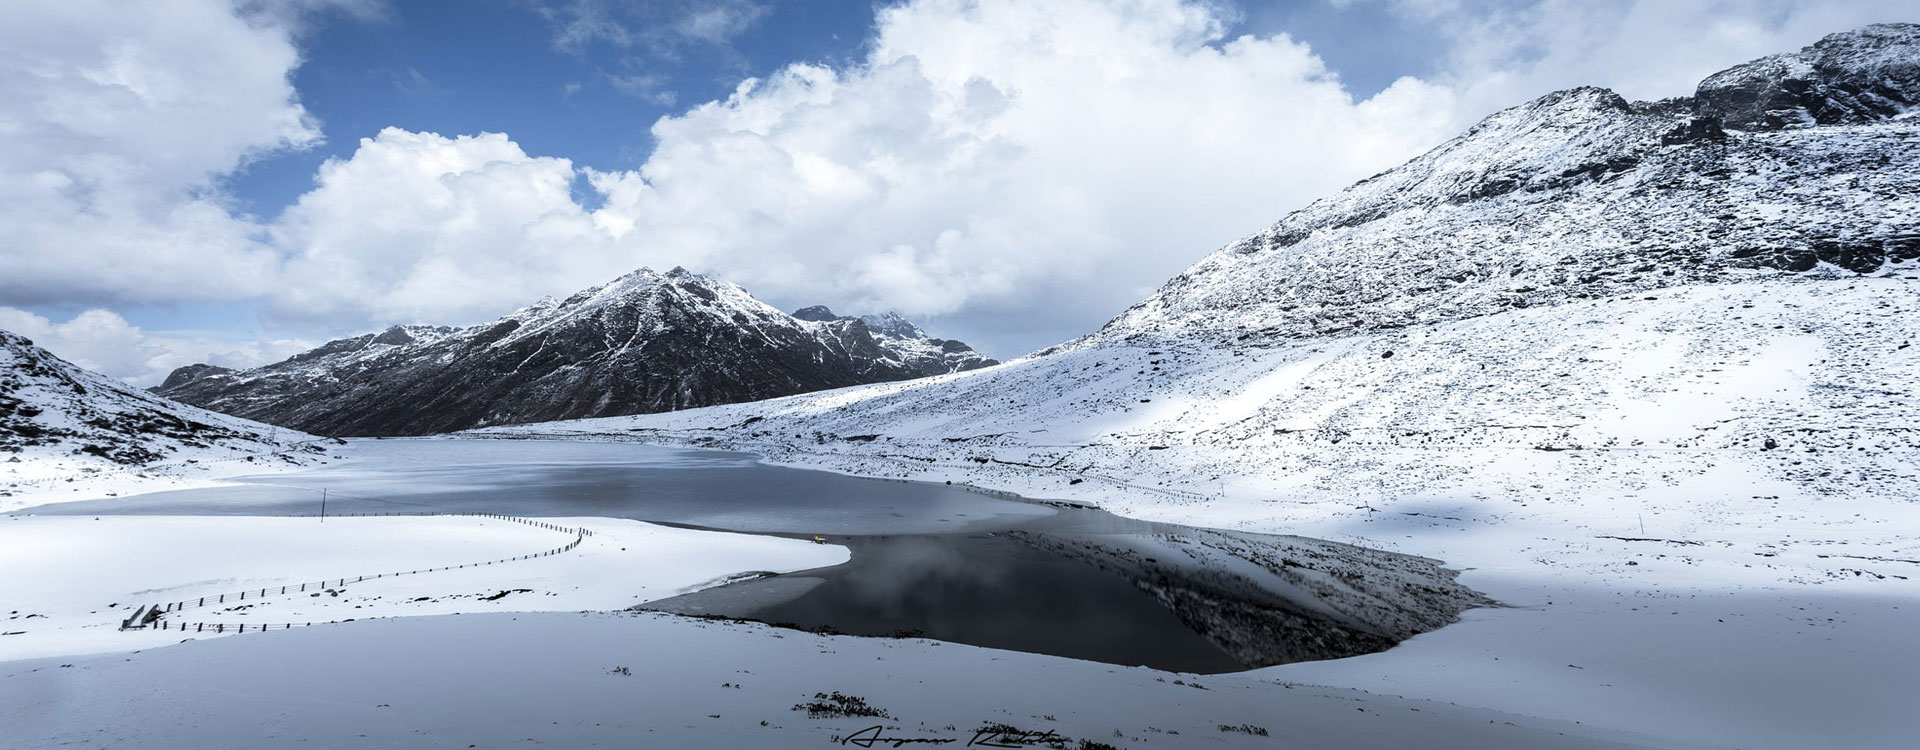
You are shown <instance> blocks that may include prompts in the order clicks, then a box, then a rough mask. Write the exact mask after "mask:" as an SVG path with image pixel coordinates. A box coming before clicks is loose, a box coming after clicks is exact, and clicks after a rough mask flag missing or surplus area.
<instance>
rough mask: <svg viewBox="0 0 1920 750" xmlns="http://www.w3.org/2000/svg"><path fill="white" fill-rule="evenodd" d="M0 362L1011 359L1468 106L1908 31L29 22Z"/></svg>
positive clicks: (929, 1)
mask: <svg viewBox="0 0 1920 750" xmlns="http://www.w3.org/2000/svg"><path fill="white" fill-rule="evenodd" d="M5 13H6V16H7V18H6V22H5V23H3V24H0V329H7V330H11V331H14V332H17V333H20V334H22V335H26V336H28V337H30V338H33V339H35V341H36V342H38V343H40V344H41V345H42V346H45V347H47V348H48V349H50V350H51V351H53V352H54V353H55V354H58V355H60V356H62V357H65V358H67V359H70V360H72V361H74V362H76V363H79V364H81V365H83V366H86V367H91V368H93V369H96V370H99V371H101V372H104V373H107V374H109V375H113V376H116V377H121V378H125V379H127V380H128V381H130V382H133V383H136V384H139V385H152V384H154V383H157V382H159V380H160V379H162V378H164V377H165V375H166V374H167V373H168V372H169V371H171V370H172V369H173V368H174V367H178V366H181V365H185V364H190V363H194V362H210V363H214V364H219V365H224V366H229V367H246V366H253V365H257V364H263V363H266V362H271V361H276V360H279V359H282V358H284V357H286V356H288V355H290V354H293V353H295V352H298V351H302V350H304V349H307V348H311V347H312V346H316V345H318V344H320V343H322V342H324V341H326V340H328V339H330V338H336V337H340V336H346V335H354V334H358V333H363V332H367V331H373V330H378V329H381V328H385V327H387V326H389V325H394V324H401V323H431V324H444V325H469V324H475V323H481V322H485V321H488V320H491V319H493V318H495V317H498V316H500V315H503V314H506V313H508V312H511V311H513V310H515V309H517V308H520V307H522V306H525V305H527V304H530V303H532V302H534V301H536V300H538V299H539V298H540V297H542V296H548V295H551V296H565V295H567V294H570V293H572V292H574V291H578V290H580V289H583V288H586V287H589V286H592V285H595V284H600V283H604V282H606V281H609V280H611V279H613V278H616V277H618V276H620V275H622V274H624V273H626V272H628V271H631V270H633V269H635V268H638V267H641V266H648V267H652V268H655V269H660V270H664V269H667V268H671V267H674V266H684V267H686V268H688V269H690V270H693V271H696V272H700V273H705V274H709V275H711V276H714V277H717V278H720V279H724V280H727V281H730V282H733V283H737V284H740V285H742V286H744V287H746V288H747V289H748V290H749V291H751V292H753V293H754V294H755V295H756V296H758V297H760V298H761V299H762V300H764V301H766V302H767V303H769V304H772V305H774V306H776V307H780V308H782V309H786V310H793V309H796V308H799V307H803V306H807V305H813V304H826V305H829V306H830V307H832V308H834V309H835V310H836V311H838V312H841V313H842V314H860V313H871V312H879V311H883V310H893V311H898V312H900V313H902V314H904V315H906V316H908V317H909V318H911V319H913V320H915V321H917V322H920V323H921V324H922V325H923V326H924V327H926V328H927V329H928V330H929V331H931V332H932V333H933V334H934V335H937V336H942V337H948V338H958V339H961V340H965V341H967V342H969V343H971V344H973V345H974V346H975V348H978V349H980V350H982V351H985V352H988V353H990V354H992V355H994V356H998V357H1002V358H1008V357H1013V356H1018V355H1020V354H1022V353H1025V352H1028V351H1032V350H1034V349H1038V348H1041V347H1044V346H1047V345H1050V344H1054V343H1058V342H1060V341H1064V340H1067V339H1070V338H1073V337H1075V336H1077V335H1080V334H1083V333H1086V332H1089V331H1091V330H1093V329H1095V328H1098V327H1099V326H1100V325H1101V324H1102V323H1104V322H1105V321H1106V320H1107V319H1108V318H1110V317H1112V316H1113V315H1115V314H1117V313H1118V312H1120V311H1121V310H1123V309H1125V308H1126V307H1127V306H1128V305H1130V304H1132V303H1134V302H1137V301H1139V300H1140V299H1141V298H1144V297H1145V296H1146V295H1148V294H1149V293H1151V292H1152V290H1153V289H1155V288H1157V287H1158V286H1159V285H1160V284H1161V283H1163V282H1164V281H1165V280H1166V279H1168V278H1169V277H1171V276H1173V275H1175V274H1177V273H1179V272H1180V270H1181V269H1183V268H1185V267H1186V266H1188V265H1190V264H1191V263H1193V262H1195V261H1197V260H1199V259H1200V258H1201V257H1203V256H1204V255H1206V254H1207V253H1209V252H1211V251H1213V250H1215V249H1217V248H1219V247H1220V246H1222V245H1225V244H1227V243H1229V242H1231V241H1232V240H1234V239H1236V238H1238V237H1241V236H1245V235H1247V234H1251V233H1253V232H1256V231H1259V230H1260V229H1262V228H1264V227H1265V226H1267V225H1269V224H1271V223H1273V222H1274V221H1277V220H1279V219H1280V218H1281V217H1282V216H1284V215H1285V214H1286V213H1287V212H1289V211H1291V210H1293V209H1297V208H1299V207H1301V206H1304V205H1306V204H1307V203H1308V202H1310V201H1312V200H1314V199H1316V198H1319V197H1323V196H1326V195H1328V194H1331V193H1333V192H1335V191H1337V190H1339V189H1340V188H1341V187H1343V186H1345V185H1347V184H1350V183H1352V182H1353V181H1355V180H1358V179H1361V178H1364V177H1366V176H1368V175H1371V174H1374V173H1377V172H1379V171H1381V170H1384V169H1388V168H1391V167H1393V166H1394V165H1396V164H1398V163H1400V162H1402V161H1405V160H1406V159H1408V158H1411V157H1413V156H1416V155H1418V154H1419V153H1421V152H1422V151H1425V150H1426V149H1428V148H1431V147H1433V146H1435V145H1437V144H1439V143H1440V142H1442V141H1444V140H1445V139H1447V138H1449V137H1451V136H1452V135H1454V134H1456V133H1457V132H1459V131H1460V130H1462V129H1464V128H1465V127H1467V126H1469V125H1471V124H1472V123H1473V122H1475V121H1477V120H1478V119H1480V118H1482V117H1484V116H1486V115H1487V114H1489V113H1491V112H1494V111H1497V110H1499V109H1501V108H1505V107H1509V106H1514V105H1518V104H1521V103H1524V102H1526V101H1528V100H1530V99H1533V98H1535V97H1538V96H1540V95H1543V94H1546V93H1548V92H1551V91H1554V90H1557V89H1562V88H1568V87H1572V86H1578V85H1598V86H1606V87H1609V88H1613V89H1615V90H1616V91H1619V92H1620V93H1621V94H1623V95H1625V96H1627V97H1629V98H1633V99H1656V98H1663V97H1669V96H1683V95H1686V94H1688V93H1690V92H1691V91H1692V88H1693V85H1694V84H1695V83H1696V82H1697V81H1698V80H1699V79H1700V78H1702V77H1705V76H1706V75H1708V74H1711V73H1713V72H1715V71H1717V70H1720V69H1724V68H1726V67H1729V66H1731V65H1735V64H1738V63H1740V62H1744V61H1746V60H1749V59H1752V58H1755V57H1759V56H1762V55H1765V54H1771V53H1775V52H1784V51H1790V50H1793V49H1797V48H1799V47H1801V46H1804V45H1806V44H1809V43H1812V42H1813V41H1816V40H1817V39H1819V37H1821V36H1823V35H1825V34H1827V33H1831V32H1835V31H1842V30H1847V29H1852V28H1856V27H1858V26H1861V25H1864V24H1867V23H1872V22H1879V21H1916V20H1920V0H1479V1H1473V0H1274V1H1272V2H1255V1H1253V0H1245V1H1241V2H1233V1H1229V0H1205V1H1195V0H1110V1H1104V2H1103V1H1098V0H1049V2H1045V3H1035V2H1017V1H1013V0H970V1H965V0H903V1H900V2H884V3H869V2H828V1H825V0H815V1H811V2H802V1H793V2H786V1H783V0H704V1H701V0H632V1H625V2H622V1H617V0H460V1H458V2H456V1H454V0H421V1H417V2H412V1H401V0H391V1H384V0H147V1H145V2H141V3H123V2H111V1H109V0H25V2H19V3H11V4H9V8H8V9H7V10H6V11H5Z"/></svg>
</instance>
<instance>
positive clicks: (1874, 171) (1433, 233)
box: [1081, 25, 1920, 344]
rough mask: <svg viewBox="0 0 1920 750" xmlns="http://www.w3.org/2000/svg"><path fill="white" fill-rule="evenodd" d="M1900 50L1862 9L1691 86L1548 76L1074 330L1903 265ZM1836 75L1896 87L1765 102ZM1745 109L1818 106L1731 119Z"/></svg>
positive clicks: (1292, 330) (1371, 326)
mask: <svg viewBox="0 0 1920 750" xmlns="http://www.w3.org/2000/svg"><path fill="white" fill-rule="evenodd" d="M1916 48H1920V26H1914V25H1898V26H1891V25H1889V26H1873V27H1868V28H1867V29H1864V30H1861V31H1858V32H1852V33H1848V34H1836V35H1833V36H1831V37H1829V38H1827V39H1826V40H1824V41H1822V42H1821V43H1820V44H1818V45H1815V46H1814V47H1810V48H1808V50H1806V51H1804V52H1802V53H1799V54H1797V55H1789V56H1776V57H1773V58H1766V59H1763V60H1760V61H1756V62H1753V63H1748V64H1746V65H1742V66H1738V67H1736V68H1733V69H1730V70H1728V71H1725V72H1722V73H1719V74H1716V75H1714V76H1713V77H1710V78H1708V79H1707V81H1706V82H1704V83H1702V84H1701V87H1700V91H1699V93H1698V96H1696V97H1695V98H1693V99H1683V100H1672V101H1665V102H1657V103H1638V104H1634V103H1629V102H1627V101H1626V100H1624V99H1621V98H1620V97H1619V96H1618V95H1616V94H1614V93H1613V92H1611V91H1607V90H1604V89H1595V88H1583V89H1574V90H1570V91H1562V92H1558V93H1554V94H1549V95H1547V96H1544V97H1541V98H1540V99H1538V100H1536V101H1534V102H1531V103H1528V104H1525V105H1522V106H1519V107H1515V108H1513V109H1509V110H1506V111H1504V112H1500V113H1498V114H1495V115H1494V116H1492V117H1489V118H1487V120H1486V121H1484V122H1481V123H1480V124H1478V125H1476V126H1474V127H1473V128H1472V129H1470V130H1468V131H1467V132H1466V133H1464V134H1462V135H1460V136H1459V137H1457V138H1455V139H1453V140H1451V141H1449V142H1447V143H1445V144H1443V145H1441V146H1440V147H1438V148H1436V149H1434V150H1433V151H1431V152H1429V153H1427V154H1425V155H1423V156H1421V157H1419V158H1417V159H1414V160H1413V161H1411V162H1409V163H1407V164H1405V165H1402V166H1400V167H1398V168H1396V169H1393V170H1390V171H1388V172H1385V173H1382V174H1380V175H1376V176H1374V177H1372V178H1369V179H1367V180H1364V181H1362V182H1360V183H1359V184H1357V185H1354V186H1353V187H1351V188H1348V189H1347V190H1345V191H1342V192H1341V193H1339V194H1337V195H1334V196H1332V197H1329V198H1327V199H1325V200H1321V201H1318V202H1316V203H1314V204H1313V205H1310V206H1308V207H1307V208H1305V209H1302V210H1300V211H1296V212H1294V213H1293V214H1291V215H1289V216H1287V217H1286V218H1284V219H1282V220H1281V221H1280V222H1279V223H1277V224H1275V225H1274V226H1272V227H1271V228H1269V229H1267V230H1266V231H1264V232H1261V233H1259V234H1256V235H1254V236H1252V237H1248V238H1246V239H1244V240H1241V241H1239V242H1236V243H1234V244H1232V245H1230V246H1228V247H1226V248H1224V249H1222V250H1220V251H1219V252H1216V253H1214V254H1213V255H1210V256H1208V257H1207V258H1205V259H1204V260H1202V261H1201V262H1199V263H1198V264H1196V265H1194V266H1193V267H1192V268H1190V269H1188V270H1187V271H1186V272H1184V273H1182V274H1180V275H1179V276H1178V277H1175V278H1174V279H1173V280H1171V281H1169V282H1168V283H1167V284H1166V286H1165V287H1164V288H1162V289H1161V290H1160V291H1159V292H1157V293H1156V294H1154V295H1153V296H1152V297H1150V298H1148V299H1147V300H1146V301H1144V302H1141V303H1140V304H1138V305H1135V306H1134V307H1133V308H1131V309H1129V310H1127V311H1126V312H1125V313H1123V314H1122V315H1120V316H1119V317H1117V318H1115V319H1114V320H1113V321H1112V322H1111V323H1109V324H1108V325H1107V326H1106V327H1105V328H1103V329H1101V331H1100V332H1099V333H1097V334H1095V335H1093V336H1092V337H1090V338H1089V339H1086V340H1085V341H1083V342H1081V343H1083V344H1085V343H1099V342H1115V341H1122V340H1136V339H1137V340H1142V341H1156V340H1173V339H1181V340H1203V341H1209V342H1215V343H1232V342H1243V341H1250V342H1256V343H1257V342H1259V341H1262V340H1270V339H1295V338H1300V337H1304V336H1316V335H1329V334H1337V333H1345V332H1353V331H1374V330H1386V329H1393V328H1398V327H1402V326H1410V325H1419V324H1422V323H1432V322H1440V321H1447V320H1456V319H1460V318H1464V317H1470V316H1475V315H1487V314H1492V313H1498V312H1503V311H1507V310H1515V309H1523V308H1527V307H1536V306H1541V305H1556V304H1563V303H1566V302H1569V301H1574V300H1581V299H1594V298H1599V297H1605V296H1609V295H1615V294H1626V293H1631V292H1636V291H1642V290H1652V289H1661V288H1665V287H1671V286H1679V285H1686V284H1703V283H1726V282H1733V281H1745V280H1749V279H1757V278H1778V277H1780V276H1781V274H1780V273H1779V271H1787V272H1795V273H1812V274H1816V275H1819V274H1831V273H1838V274H1842V275H1852V274H1873V273H1878V272H1881V271H1883V270H1890V269H1891V268H1893V267H1896V266H1900V265H1901V264H1906V263H1911V262H1912V261H1915V260H1916V259H1920V219H1917V218H1916V217H1920V121H1916V120H1914V119H1913V118H1912V117H1911V116H1908V115H1906V114H1905V112H1906V108H1907V107H1908V106H1910V105H1911V104H1912V103H1913V102H1914V101H1915V100H1920V63H1916V61H1915V58H1916V54H1915V52H1914V50H1915V49H1916ZM1803 58H1804V60H1803ZM1781 60H1792V61H1799V62H1796V65H1797V66H1798V67H1795V68H1793V70H1792V71H1786V72H1783V71H1782V69H1781V66H1782V65H1783V63H1781ZM1805 60H1811V61H1813V62H1812V63H1808V62H1805ZM1850 65H1851V66H1858V67H1846V66H1850ZM1795 71H1797V72H1795ZM1787 73H1794V74H1796V75H1805V76H1811V77H1814V78H1816V79H1819V80H1820V81H1827V80H1830V81H1831V85H1829V84H1827V83H1808V82H1805V81H1801V82H1799V84H1798V85H1791V84H1793V83H1794V82H1793V81H1791V80H1783V79H1782V76H1784V75H1787ZM1756 79H1757V80H1759V81H1762V82H1764V85H1763V84H1762V83H1754V82H1753V81H1754V80H1756ZM1855 79H1871V80H1874V81H1878V82H1881V84H1880V85H1883V86H1892V87H1896V88H1889V89H1884V90H1883V93H1884V94H1885V96H1881V97H1877V98H1875V99H1874V100H1873V101H1875V102H1877V103H1878V107H1877V108H1866V107H1864V106H1857V107H1856V108H1854V109H1843V108H1841V106H1840V105H1838V104H1832V103H1829V101H1828V100H1827V99H1825V98H1821V97H1817V96H1814V95H1813V94H1807V95H1805V98H1806V99H1808V101H1798V102H1797V106H1798V107H1799V108H1798V109H1794V110H1792V111H1791V112H1788V111H1787V110H1783V109H1777V108H1778V107H1783V106H1786V105H1788V104H1790V103H1791V102H1785V101H1774V100H1773V99H1769V98H1767V97H1770V96H1772V95H1773V94H1774V92H1775V91H1776V90H1778V89H1781V88H1783V87H1784V88H1787V89H1792V90H1808V91H1813V92H1825V93H1827V94H1830V95H1832V96H1839V95H1840V93H1841V92H1840V89H1841V88H1842V86H1843V84H1844V82H1846V81H1851V80H1855ZM1847 101H1849V102H1857V101H1858V98H1857V97H1856V98H1849V99H1848V100H1847ZM1753 107H1772V108H1776V109H1772V110H1771V111H1774V112H1776V113H1777V114H1778V115H1779V116H1780V117H1786V118H1787V119H1789V120H1792V121H1794V122H1796V123H1798V122H1801V121H1809V122H1811V121H1818V122H1821V123H1826V122H1828V121H1832V122H1834V123H1835V124H1833V125H1824V124H1823V125H1821V126H1815V127H1805V126H1798V125H1796V126H1795V127H1779V126H1771V125H1765V124H1761V125H1755V126H1752V127H1753V129H1751V130H1735V129H1733V127H1734V126H1735V125H1740V126H1742V127H1745V126H1747V123H1745V122H1743V121H1742V119H1743V115H1742V114H1741V113H1742V112H1743V111H1744V110H1743V108H1753ZM1809 111H1811V112H1814V113H1815V114H1808V112H1809ZM1875 114H1880V115H1886V116H1887V117H1888V118H1890V119H1881V118H1877V117H1871V116H1872V115H1875ZM1789 115H1790V116H1789ZM1843 115H1845V116H1843ZM1723 118H1728V119H1730V120H1731V122H1728V123H1725V124H1724V126H1723ZM1745 119H1751V117H1745Z"/></svg>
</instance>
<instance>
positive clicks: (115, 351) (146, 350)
mask: <svg viewBox="0 0 1920 750" xmlns="http://www.w3.org/2000/svg"><path fill="white" fill-rule="evenodd" d="M0 329H4V330H8V331H12V332H14V333H17V334H20V335H22V336H25V337H27V338H29V339H33V342H34V343H35V344H38V345H39V346H40V347H41V348H43V349H46V350H47V351H50V352H53V353H54V354H55V355H57V356H59V357H61V358H63V359H66V360H67V361H69V362H72V363H74V364H76V365H79V366H81V367H85V368H87V369H89V370H93V371H95V372H98V373H102V374H105V375H108V376H110V377H116V378H121V379H123V380H126V381H128V382H131V383H133V384H135V385H140V386H151V385H158V384H159V383H160V381H161V380H163V379H165V378H166V376H167V374H168V373H170V372H173V370H174V368H176V367H181V366H183V365H189V364H193V363H195V362H206V363H210V364H216V365H220V366H222V367H232V368H243V367H252V366H254V365H259V364H264V363H267V362H276V361H279V360H281V359H285V358H287V357H289V356H292V355H293V354H296V353H299V352H301V351H304V350H306V349H310V348H312V347H313V346H314V345H315V342H312V341H304V340H300V339H256V340H252V341H233V340H231V339H229V338H226V337H222V336H215V335H209V334H195V333H181V332H159V333H154V332H149V331H145V330H142V329H141V328H140V327H138V326H135V325H132V324H130V323H128V322H127V321H126V319H125V318H122V317H120V315H119V314H118V313H115V312H113V311H111V310H104V309H97V308H96V309H92V310H87V311H85V312H82V313H80V314H78V315H75V316H73V318H72V319H69V320H67V321H65V322H59V321H54V320H50V319H48V318H46V317H43V316H40V315H35V314H34V313H31V312H28V311H25V310H21V309H18V308H13V307H0Z"/></svg>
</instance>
